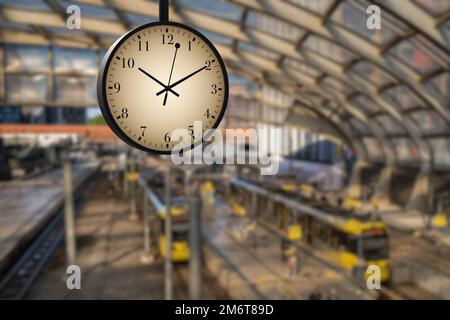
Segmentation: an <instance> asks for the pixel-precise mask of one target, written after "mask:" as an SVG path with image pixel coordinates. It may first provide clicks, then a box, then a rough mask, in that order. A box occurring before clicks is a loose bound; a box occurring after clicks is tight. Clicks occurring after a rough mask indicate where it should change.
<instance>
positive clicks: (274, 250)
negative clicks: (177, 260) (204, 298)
mask: <svg viewBox="0 0 450 320" xmlns="http://www.w3.org/2000/svg"><path fill="white" fill-rule="evenodd" d="M245 233H246V232H245V227H244V225H243V223H242V219H241V218H239V217H236V216H233V215H232V214H231V209H230V208H229V207H228V205H226V204H225V203H223V202H219V203H218V204H217V205H216V207H215V208H214V210H212V213H211V215H210V216H209V217H208V219H207V221H206V222H205V223H204V235H205V237H206V239H207V240H206V248H207V250H206V254H205V256H206V259H205V262H206V264H207V265H208V268H209V269H210V270H213V274H214V275H215V276H216V278H217V279H218V282H219V283H220V284H221V286H222V287H224V288H225V290H227V292H228V294H229V295H230V297H231V298H233V299H308V298H309V295H310V294H311V293H312V292H313V291H315V290H316V289H319V290H320V292H321V293H322V295H323V298H324V299H326V298H327V295H328V294H329V293H330V292H331V291H335V292H336V293H337V295H338V297H339V299H369V298H371V297H370V296H367V295H365V294H363V293H362V292H361V291H360V290H358V288H357V287H356V286H355V285H353V284H352V283H349V281H348V279H347V278H345V277H343V276H342V275H341V274H340V273H338V272H336V271H334V270H332V269H330V268H327V267H326V266H324V265H321V264H320V263H319V262H318V261H316V260H315V259H313V258H311V257H307V256H306V255H303V254H301V253H299V263H300V267H299V271H298V274H297V275H296V276H291V275H290V274H289V269H288V266H287V262H286V261H283V260H282V258H281V248H280V239H279V238H278V237H276V236H275V235H273V234H272V233H269V232H268V231H266V230H265V229H264V228H262V227H256V229H255V231H254V234H253V235H248V234H245Z"/></svg>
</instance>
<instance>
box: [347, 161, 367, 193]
mask: <svg viewBox="0 0 450 320" xmlns="http://www.w3.org/2000/svg"><path fill="white" fill-rule="evenodd" d="M368 165H369V164H368V163H367V162H365V161H358V162H356V164H355V166H354V167H353V170H352V173H351V176H350V181H349V184H348V186H347V190H346V195H347V197H350V198H360V197H361V196H362V179H361V172H362V169H363V168H366V167H367V166H368Z"/></svg>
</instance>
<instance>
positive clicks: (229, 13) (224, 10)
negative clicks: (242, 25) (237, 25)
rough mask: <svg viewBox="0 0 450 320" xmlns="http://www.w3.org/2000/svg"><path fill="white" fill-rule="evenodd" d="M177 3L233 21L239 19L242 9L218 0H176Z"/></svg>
mask: <svg viewBox="0 0 450 320" xmlns="http://www.w3.org/2000/svg"><path fill="white" fill-rule="evenodd" d="M177 5H179V6H182V7H186V8H189V9H193V10H196V11H200V12H204V13H206V14H208V15H211V16H216V17H221V18H224V19H228V20H233V21H240V19H241V15H242V10H243V9H242V7H241V6H239V5H234V4H232V3H229V2H224V1H218V0H195V1H192V0H177Z"/></svg>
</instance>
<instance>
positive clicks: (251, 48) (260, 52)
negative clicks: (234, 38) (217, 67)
mask: <svg viewBox="0 0 450 320" xmlns="http://www.w3.org/2000/svg"><path fill="white" fill-rule="evenodd" d="M238 49H242V50H244V51H248V52H251V53H253V54H257V55H260V56H262V57H263V58H267V59H269V60H272V61H277V60H278V59H279V55H278V54H276V53H275V52H272V51H270V50H266V49H263V48H260V47H257V46H255V45H252V44H250V43H244V42H239V43H238Z"/></svg>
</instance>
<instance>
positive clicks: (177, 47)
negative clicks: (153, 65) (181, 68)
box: [163, 42, 180, 106]
mask: <svg viewBox="0 0 450 320" xmlns="http://www.w3.org/2000/svg"><path fill="white" fill-rule="evenodd" d="M179 48H180V44H179V43H178V42H177V43H175V54H174V56H173V61H172V69H171V70H170V76H169V83H168V84H167V87H169V86H170V81H171V80H172V73H173V67H174V66H175V59H176V58H177V51H178V49H179ZM168 94H169V90H166V94H165V95H164V102H163V106H165V105H166V102H167V95H168Z"/></svg>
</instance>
